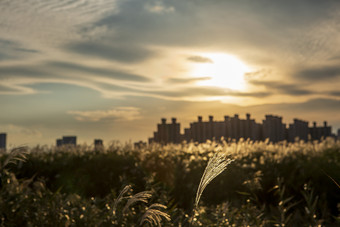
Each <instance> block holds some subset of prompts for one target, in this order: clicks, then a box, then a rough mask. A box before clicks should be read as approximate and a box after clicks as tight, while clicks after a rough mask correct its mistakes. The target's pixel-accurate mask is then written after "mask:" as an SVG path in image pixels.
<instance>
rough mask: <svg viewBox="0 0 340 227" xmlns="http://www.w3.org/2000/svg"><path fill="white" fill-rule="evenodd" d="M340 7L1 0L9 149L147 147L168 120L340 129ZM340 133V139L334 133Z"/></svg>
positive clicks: (1, 118) (2, 91) (0, 105)
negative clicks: (71, 141) (96, 141)
mask: <svg viewBox="0 0 340 227" xmlns="http://www.w3.org/2000/svg"><path fill="white" fill-rule="evenodd" d="M339 12H340V2H338V1H334V0H324V1H309V0H301V1H298V2H297V1H293V0H287V1H271V0H259V1H252V0H241V1H228V0H226V1H220V0H211V1H204V0H197V1H182V0H145V1H140V0H98V1H89V0H74V1H68V0H50V1H43V0H25V1H24V0H17V1H10V0H3V1H0V21H1V23H0V34H1V38H0V109H1V111H0V131H1V132H2V131H3V132H7V134H8V138H7V144H8V145H13V146H20V145H22V144H27V145H29V146H34V145H36V144H49V145H52V144H55V138H58V137H59V136H60V135H77V136H78V138H79V141H77V142H78V143H80V144H82V143H84V142H86V141H87V142H88V141H92V140H93V136H96V137H98V138H101V139H103V140H104V141H111V140H120V141H122V142H125V141H130V140H131V141H139V140H143V141H145V140H146V139H147V138H148V137H149V136H150V135H149V133H150V132H151V131H153V130H154V125H156V124H157V122H158V120H157V119H159V118H162V117H166V118H170V117H172V116H177V117H178V119H180V120H181V123H182V124H183V125H189V123H190V122H191V121H192V119H194V118H195V117H196V116H197V113H199V114H200V115H202V116H208V115H214V116H215V117H217V118H219V117H221V118H223V116H224V115H230V116H231V115H233V114H234V113H239V114H240V115H242V116H244V114H246V113H252V116H253V118H254V119H256V120H260V119H261V118H262V116H264V115H265V114H267V113H268V114H272V115H279V116H284V117H285V119H286V121H288V122H291V121H292V120H293V119H294V118H299V119H304V120H306V121H309V122H312V121H317V122H323V121H324V120H325V119H326V120H327V121H328V123H329V124H330V125H332V126H333V129H334V128H335V129H336V128H340V116H339V113H340V90H339V87H340V67H339V64H340V56H339V53H340V39H339V37H340V27H339V26H340V25H339V23H338V21H339V20H340V13H339ZM334 133H335V132H334Z"/></svg>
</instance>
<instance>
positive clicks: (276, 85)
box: [248, 80, 316, 96]
mask: <svg viewBox="0 0 340 227" xmlns="http://www.w3.org/2000/svg"><path fill="white" fill-rule="evenodd" d="M248 82H249V83H251V84H253V85H256V86H264V87H265V88H266V89H267V90H268V91H269V92H272V93H273V92H274V91H275V92H278V93H280V94H285V95H292V96H301V95H311V94H316V92H315V91H311V90H308V89H303V88H300V87H301V86H302V85H301V84H292V83H290V84H288V83H284V82H278V81H260V80H249V81H248Z"/></svg>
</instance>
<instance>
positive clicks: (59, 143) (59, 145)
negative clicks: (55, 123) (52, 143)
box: [56, 139, 63, 147]
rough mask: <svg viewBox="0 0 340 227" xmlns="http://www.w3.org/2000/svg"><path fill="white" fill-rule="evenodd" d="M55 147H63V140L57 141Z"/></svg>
mask: <svg viewBox="0 0 340 227" xmlns="http://www.w3.org/2000/svg"><path fill="white" fill-rule="evenodd" d="M56 145H57V147H61V146H62V145H63V139H57V140H56Z"/></svg>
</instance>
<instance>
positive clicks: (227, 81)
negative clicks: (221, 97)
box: [192, 53, 250, 90]
mask: <svg viewBox="0 0 340 227" xmlns="http://www.w3.org/2000/svg"><path fill="white" fill-rule="evenodd" d="M200 56H202V57H204V58H208V59H210V60H211V62H196V63H195V66H194V69H193V71H192V75H193V76H194V77H209V78H210V79H207V80H200V81H197V85H200V86H216V87H222V88H229V89H233V90H244V89H245V84H246V83H245V80H244V74H245V73H246V72H249V71H250V69H249V67H248V66H247V65H246V64H245V63H243V62H242V61H241V60H239V59H238V58H237V57H235V56H232V55H229V54H222V53H213V54H200Z"/></svg>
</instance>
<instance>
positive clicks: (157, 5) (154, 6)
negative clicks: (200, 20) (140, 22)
mask: <svg viewBox="0 0 340 227" xmlns="http://www.w3.org/2000/svg"><path fill="white" fill-rule="evenodd" d="M145 8H146V9H147V10H148V11H150V12H152V13H158V14H162V13H172V12H174V11H175V8H174V7H172V6H169V7H167V6H165V5H164V3H163V2H160V1H159V2H153V3H151V4H150V3H148V4H147V5H146V6H145Z"/></svg>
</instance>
